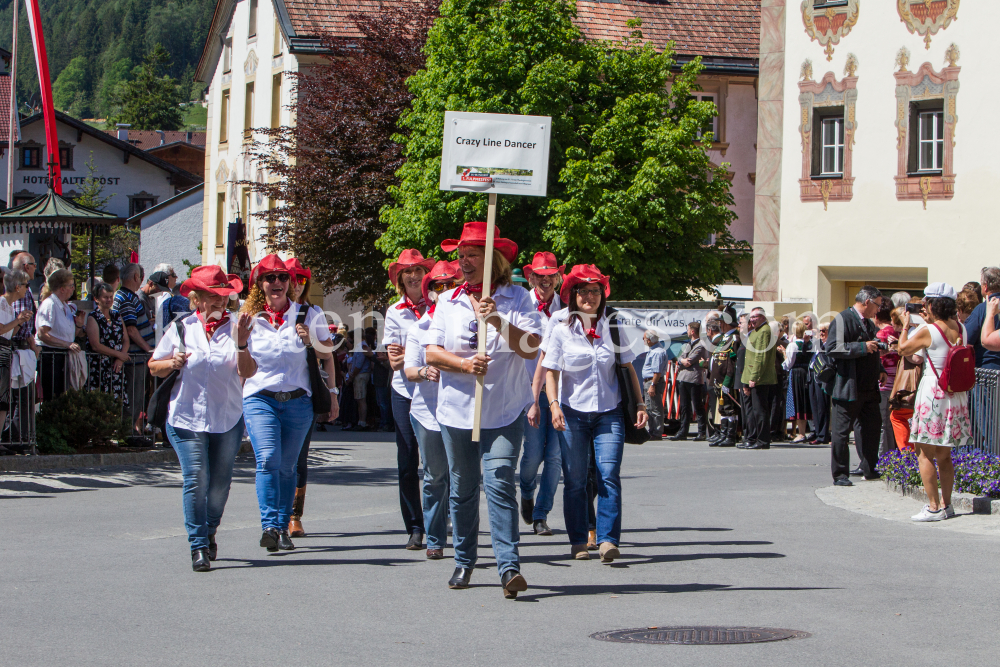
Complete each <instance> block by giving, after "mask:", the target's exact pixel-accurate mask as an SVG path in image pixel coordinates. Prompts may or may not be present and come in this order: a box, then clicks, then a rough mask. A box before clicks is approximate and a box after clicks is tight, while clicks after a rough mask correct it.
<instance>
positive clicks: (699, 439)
mask: <svg viewBox="0 0 1000 667" xmlns="http://www.w3.org/2000/svg"><path fill="white" fill-rule="evenodd" d="M706 440H708V437H707V436H706V435H705V433H704V432H699V433H698V435H696V436H694V439H693V440H692V441H691V442H705V441H706Z"/></svg>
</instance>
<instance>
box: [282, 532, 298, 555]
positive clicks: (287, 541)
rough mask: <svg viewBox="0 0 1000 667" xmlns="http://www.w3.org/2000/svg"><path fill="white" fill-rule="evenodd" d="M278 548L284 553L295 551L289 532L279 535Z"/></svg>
mask: <svg viewBox="0 0 1000 667" xmlns="http://www.w3.org/2000/svg"><path fill="white" fill-rule="evenodd" d="M278 548H279V549H281V550H282V551H292V550H294V549H295V545H294V544H292V538H290V537H289V536H288V531H287V530H283V531H281V532H280V533H278Z"/></svg>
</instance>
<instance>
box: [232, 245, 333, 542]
mask: <svg viewBox="0 0 1000 667" xmlns="http://www.w3.org/2000/svg"><path fill="white" fill-rule="evenodd" d="M291 277H292V273H291V271H289V269H288V267H287V266H285V263H284V262H283V261H282V260H281V258H280V257H278V256H277V255H267V256H266V257H264V259H262V260H260V263H259V264H257V266H255V267H254V268H253V271H251V272H250V281H251V282H252V284H253V285H252V287H251V288H250V294H249V296H248V297H247V300H246V303H244V304H243V310H242V312H243V313H246V314H249V315H251V316H252V317H253V318H254V319H253V331H252V332H251V334H250V338H249V340H248V341H247V343H248V345H249V349H250V354H251V355H252V356H253V358H254V360H255V361H256V362H257V366H258V368H257V373H256V374H255V375H254V376H253V377H252V378H250V379H248V380H247V381H246V383H245V384H244V385H243V415H244V417H245V418H246V424H247V432H248V433H249V434H250V442H251V444H252V445H253V451H254V456H255V457H256V459H257V502H258V504H259V505H260V523H261V528H262V529H263V533H262V534H261V538H260V546H262V547H264V548H266V549H267V550H268V551H277V550H278V549H282V550H286V551H290V550H291V549H294V548H295V545H294V544H292V540H291V539H290V537H289V535H288V523H289V521H290V519H291V512H292V503H293V502H294V497H295V468H296V464H297V462H298V458H299V451H301V449H302V443H303V442H304V441H305V438H306V434H307V433H309V431H310V430H312V425H313V420H314V418H315V415H314V414H313V406H312V399H311V398H310V397H311V395H312V385H311V383H310V381H309V368H308V366H307V361H306V360H307V358H308V357H307V353H306V348H307V347H313V345H314V343H315V352H316V356H317V357H318V358H319V359H321V360H324V361H325V360H326V359H328V358H329V357H330V353H331V349H332V346H331V345H330V331H329V329H328V328H327V324H326V317H325V316H324V315H323V313H322V312H320V310H319V309H318V308H311V309H306V308H305V307H304V306H301V305H299V304H297V303H295V302H294V301H292V300H291V299H290V298H289V283H290V281H291ZM299 311H305V314H304V316H303V317H304V322H303V323H302V324H298V319H299Z"/></svg>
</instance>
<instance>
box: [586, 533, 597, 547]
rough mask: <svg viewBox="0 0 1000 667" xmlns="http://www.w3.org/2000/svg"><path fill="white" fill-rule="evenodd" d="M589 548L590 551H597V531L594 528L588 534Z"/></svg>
mask: <svg viewBox="0 0 1000 667" xmlns="http://www.w3.org/2000/svg"><path fill="white" fill-rule="evenodd" d="M587 549H588V550H589V551H597V531H596V530H592V531H590V533H589V534H588V535H587Z"/></svg>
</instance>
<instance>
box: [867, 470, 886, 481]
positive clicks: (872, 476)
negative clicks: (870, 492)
mask: <svg viewBox="0 0 1000 667" xmlns="http://www.w3.org/2000/svg"><path fill="white" fill-rule="evenodd" d="M865 479H866V480H868V481H869V482H872V481H874V480H876V479H882V475H880V474H878V473H877V472H876V473H872V474H871V475H865Z"/></svg>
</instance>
